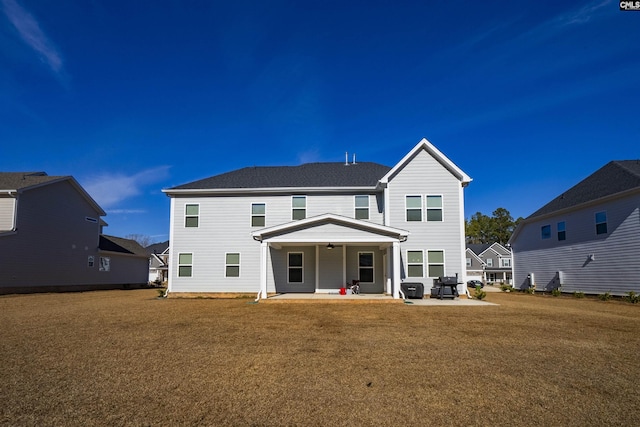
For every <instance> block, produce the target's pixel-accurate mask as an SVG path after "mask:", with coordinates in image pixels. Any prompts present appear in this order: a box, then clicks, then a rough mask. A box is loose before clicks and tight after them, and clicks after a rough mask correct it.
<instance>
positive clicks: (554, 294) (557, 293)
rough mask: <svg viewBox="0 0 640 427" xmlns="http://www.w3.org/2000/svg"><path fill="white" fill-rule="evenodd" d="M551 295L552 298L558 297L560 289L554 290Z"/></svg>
mask: <svg viewBox="0 0 640 427" xmlns="http://www.w3.org/2000/svg"><path fill="white" fill-rule="evenodd" d="M551 295H553V296H554V297H559V296H560V295H562V292H561V291H560V288H555V289H553V290H552V291H551Z"/></svg>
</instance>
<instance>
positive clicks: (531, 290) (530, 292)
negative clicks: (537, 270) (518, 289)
mask: <svg viewBox="0 0 640 427" xmlns="http://www.w3.org/2000/svg"><path fill="white" fill-rule="evenodd" d="M524 291H525V292H526V293H528V294H529V295H533V294H534V293H535V291H536V288H534V287H533V286H529V287H528V288H527V289H525V290H524Z"/></svg>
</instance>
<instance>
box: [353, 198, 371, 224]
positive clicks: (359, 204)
mask: <svg viewBox="0 0 640 427" xmlns="http://www.w3.org/2000/svg"><path fill="white" fill-rule="evenodd" d="M354 203H355V209H356V219H369V196H368V195H367V196H355V200H354Z"/></svg>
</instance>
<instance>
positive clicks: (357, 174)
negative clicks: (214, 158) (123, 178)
mask: <svg viewBox="0 0 640 427" xmlns="http://www.w3.org/2000/svg"><path fill="white" fill-rule="evenodd" d="M390 169H391V168H390V167H388V166H384V165H381V164H378V163H371V162H363V163H356V164H349V165H345V164H344V163H305V164H303V165H300V166H254V167H246V168H243V169H238V170H235V171H231V172H227V173H223V174H221V175H216V176H212V177H210V178H205V179H201V180H199V181H194V182H190V183H188V184H183V185H179V186H177V187H173V188H171V190H186V189H198V190H205V189H221V188H229V189H231V188H238V189H240V188H286V187H375V186H376V185H377V183H378V181H379V180H380V178H382V177H383V176H384V175H385V174H386V173H387V172H388V171H389V170H390Z"/></svg>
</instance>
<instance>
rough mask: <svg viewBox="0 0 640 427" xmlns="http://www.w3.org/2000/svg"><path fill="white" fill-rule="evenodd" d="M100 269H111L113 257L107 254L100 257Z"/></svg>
mask: <svg viewBox="0 0 640 427" xmlns="http://www.w3.org/2000/svg"><path fill="white" fill-rule="evenodd" d="M98 270H100V271H111V258H109V257H106V256H101V257H100V265H99V267H98Z"/></svg>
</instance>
